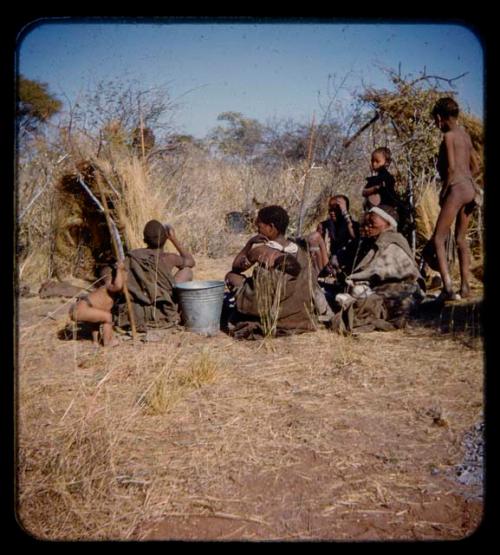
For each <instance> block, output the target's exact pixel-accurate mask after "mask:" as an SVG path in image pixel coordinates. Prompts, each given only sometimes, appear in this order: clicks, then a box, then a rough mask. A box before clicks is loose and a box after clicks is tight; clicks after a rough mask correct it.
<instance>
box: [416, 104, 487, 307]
mask: <svg viewBox="0 0 500 555" xmlns="http://www.w3.org/2000/svg"><path fill="white" fill-rule="evenodd" d="M458 113H459V107H458V104H457V103H456V102H455V100H453V98H450V97H446V98H440V99H439V100H438V101H437V102H436V104H435V106H434V108H433V110H432V116H433V117H434V122H435V124H436V125H437V127H438V128H439V129H440V130H441V131H442V133H443V141H442V143H441V146H440V148H439V155H438V162H437V169H438V172H439V174H440V177H441V180H442V183H443V184H442V189H441V193H440V197H439V203H440V205H441V211H440V213H439V216H438V219H437V222H436V227H435V229H434V233H433V235H432V238H431V240H430V242H429V245H430V247H431V248H426V249H425V251H424V257H425V258H426V259H427V260H428V262H429V265H430V266H431V267H432V266H433V260H432V259H433V257H435V259H436V262H437V269H438V270H439V273H440V274H441V279H442V281H443V290H442V292H441V298H442V299H443V300H450V299H451V300H453V299H457V298H459V297H458V296H457V295H456V294H455V293H454V292H453V286H452V280H451V277H450V271H449V268H448V262H447V259H446V248H445V243H446V238H447V236H448V234H449V232H450V229H451V226H452V223H453V220H455V242H456V245H457V251H458V262H459V266H460V280H461V286H460V296H461V297H468V296H469V295H470V287H469V266H470V254H469V247H468V244H467V237H466V234H467V227H468V225H469V220H470V217H471V214H472V211H473V209H474V207H475V205H476V203H475V200H474V199H475V196H476V185H475V183H474V180H473V177H472V172H474V171H475V170H476V164H475V159H474V156H473V146H472V142H471V139H470V137H469V135H468V134H467V132H466V131H465V130H464V129H463V128H462V127H460V126H459V125H458V122H457V118H458ZM433 251H434V252H433Z"/></svg>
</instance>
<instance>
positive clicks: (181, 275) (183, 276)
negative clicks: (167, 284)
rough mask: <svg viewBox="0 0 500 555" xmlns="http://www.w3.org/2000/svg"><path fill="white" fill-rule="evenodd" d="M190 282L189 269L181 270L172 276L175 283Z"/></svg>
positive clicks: (190, 271) (191, 274) (191, 273)
mask: <svg viewBox="0 0 500 555" xmlns="http://www.w3.org/2000/svg"><path fill="white" fill-rule="evenodd" d="M192 280H193V270H191V268H182V270H179V271H178V272H177V273H176V274H175V276H174V281H175V283H184V282H186V281H192Z"/></svg>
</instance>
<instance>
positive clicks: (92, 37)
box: [17, 20, 484, 137]
mask: <svg viewBox="0 0 500 555" xmlns="http://www.w3.org/2000/svg"><path fill="white" fill-rule="evenodd" d="M17 62H18V71H19V73H22V74H23V75H25V76H26V77H28V78H30V79H35V80H39V81H43V82H45V83H48V85H49V90H50V92H52V93H54V94H55V95H56V96H58V97H59V98H61V100H64V96H65V95H66V96H67V97H68V98H70V99H71V100H73V101H74V100H75V99H76V98H77V97H78V95H79V93H82V92H83V91H85V90H86V89H88V88H89V87H90V88H92V87H93V85H94V84H95V83H97V82H98V81H100V80H110V79H115V78H116V79H120V80H127V79H137V80H139V81H140V82H141V85H142V84H144V87H145V88H146V87H150V86H155V85H166V86H167V88H168V90H169V91H170V94H171V95H172V96H173V97H174V99H178V100H179V102H180V106H179V108H178V110H177V112H176V116H175V123H176V125H177V127H178V131H179V132H184V133H190V134H193V135H195V136H197V137H203V136H204V135H205V134H206V133H207V132H208V131H209V130H210V129H211V128H213V127H215V126H216V125H217V124H218V122H217V115H218V114H220V113H221V112H226V111H235V112H242V113H243V114H244V115H245V116H248V117H253V118H256V119H258V120H259V121H261V122H265V121H266V120H268V119H269V118H273V117H277V118H288V117H291V118H293V119H295V120H299V121H303V122H308V121H310V119H311V117H312V114H313V113H316V116H317V117H318V114H320V112H321V110H320V106H319V104H318V92H319V91H320V92H321V96H322V98H325V94H326V92H327V84H328V76H329V75H332V76H334V79H335V82H337V83H339V82H341V81H343V80H344V79H345V82H344V87H343V88H342V90H341V91H340V93H339V97H338V98H339V101H341V102H342V103H344V105H345V106H348V105H349V103H350V102H351V101H352V99H353V95H354V93H355V92H356V91H360V90H361V88H362V86H363V85H373V86H376V87H384V88H388V87H390V83H389V82H388V80H387V77H386V75H385V74H384V72H383V71H382V70H381V69H380V66H385V67H389V68H393V69H397V68H398V64H401V71H402V74H403V75H406V74H413V75H415V76H417V75H418V74H419V73H420V72H421V71H422V70H423V69H424V67H425V68H426V72H427V74H428V75H440V76H443V77H447V78H452V77H456V76H458V75H460V74H462V73H465V72H467V75H466V76H465V77H463V78H461V79H460V80H458V81H456V83H455V85H456V91H457V94H458V100H459V102H460V104H461V106H462V107H463V108H464V109H466V110H468V111H471V112H472V113H474V114H476V115H477V116H479V117H483V96H484V75H483V51H482V47H481V43H480V41H479V39H478V38H477V37H476V36H475V35H474V33H473V32H472V31H471V30H470V29H468V28H467V27H464V26H460V25H455V24H442V23H439V24H413V23H411V24H401V23H399V24H395V23H386V24H379V23H365V24H355V23H354V22H352V23H333V22H328V23H310V22H309V23H308V22H300V23H299V22H293V23H291V22H285V23H259V22H255V23H216V22H214V21H209V22H201V21H200V22H198V23H193V22H186V23H179V22H172V21H170V22H168V23H154V24H151V23H142V22H141V23H131V22H126V23H125V22H123V23H122V22H119V21H116V20H113V21H102V22H96V21H92V22H83V21H71V20H70V21H69V22H67V23H66V22H60V21H58V22H54V21H50V20H45V21H44V20H42V21H41V22H40V23H39V24H38V25H36V26H33V27H31V28H30V29H29V30H28V32H27V34H25V35H23V37H22V39H21V40H20V42H19V44H18V59H17Z"/></svg>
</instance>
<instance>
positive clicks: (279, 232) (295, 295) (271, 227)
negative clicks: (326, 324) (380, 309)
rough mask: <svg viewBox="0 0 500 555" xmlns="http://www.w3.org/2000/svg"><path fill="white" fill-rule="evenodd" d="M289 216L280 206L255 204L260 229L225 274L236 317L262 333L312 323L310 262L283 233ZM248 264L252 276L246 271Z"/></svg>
mask: <svg viewBox="0 0 500 555" xmlns="http://www.w3.org/2000/svg"><path fill="white" fill-rule="evenodd" d="M288 222H289V218H288V214H287V212H286V211H285V210H284V209H283V208H282V207H281V206H275V205H274V206H266V207H264V208H262V209H261V210H259V213H258V215H257V219H256V222H255V224H256V226H257V231H258V234H257V235H255V236H254V237H252V238H251V239H250V240H249V241H248V242H247V244H246V245H245V246H244V247H243V249H242V250H241V251H240V252H239V253H238V255H237V256H236V257H235V259H234V261H233V265H232V270H231V272H229V273H228V274H227V275H226V278H225V281H226V284H227V286H228V288H229V289H230V291H232V292H233V293H234V297H235V306H236V309H237V311H238V312H239V316H241V318H240V320H243V321H244V320H245V319H246V320H251V321H253V322H254V323H255V324H256V325H254V326H253V327H254V329H257V328H259V331H260V332H261V333H263V334H264V335H267V334H273V335H275V334H276V333H294V332H295V333H296V332H301V331H309V330H313V329H315V325H314V322H313V320H312V318H311V315H312V303H313V297H312V290H313V286H312V285H313V284H312V281H311V263H310V260H309V257H308V254H307V252H306V251H305V250H304V249H302V248H299V246H298V245H297V244H296V243H295V242H293V241H290V240H289V239H287V238H285V232H286V229H287V226H288ZM251 267H254V270H253V274H252V276H250V277H247V276H245V275H244V274H243V272H245V271H246V270H248V269H250V268H251ZM247 323H248V322H247ZM242 327H243V326H240V327H239V328H242Z"/></svg>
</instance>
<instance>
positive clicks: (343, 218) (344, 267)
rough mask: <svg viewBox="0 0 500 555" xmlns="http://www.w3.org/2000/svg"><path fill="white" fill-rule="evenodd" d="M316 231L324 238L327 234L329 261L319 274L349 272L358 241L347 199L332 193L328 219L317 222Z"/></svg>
mask: <svg viewBox="0 0 500 555" xmlns="http://www.w3.org/2000/svg"><path fill="white" fill-rule="evenodd" d="M316 233H318V234H320V235H321V236H322V237H323V239H324V240H326V237H327V236H328V240H329V241H328V244H329V250H330V259H329V263H328V264H327V265H326V267H324V268H323V269H322V272H321V275H328V274H331V275H334V276H335V275H336V274H338V273H339V272H345V273H350V272H351V271H352V264H353V260H354V256H355V253H356V248H357V245H358V241H359V224H358V222H356V221H354V220H353V219H352V218H351V216H350V214H349V199H348V198H347V197H346V196H345V195H334V196H333V197H330V198H329V200H328V219H326V220H324V221H322V222H321V223H319V224H318V228H317V230H316Z"/></svg>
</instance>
